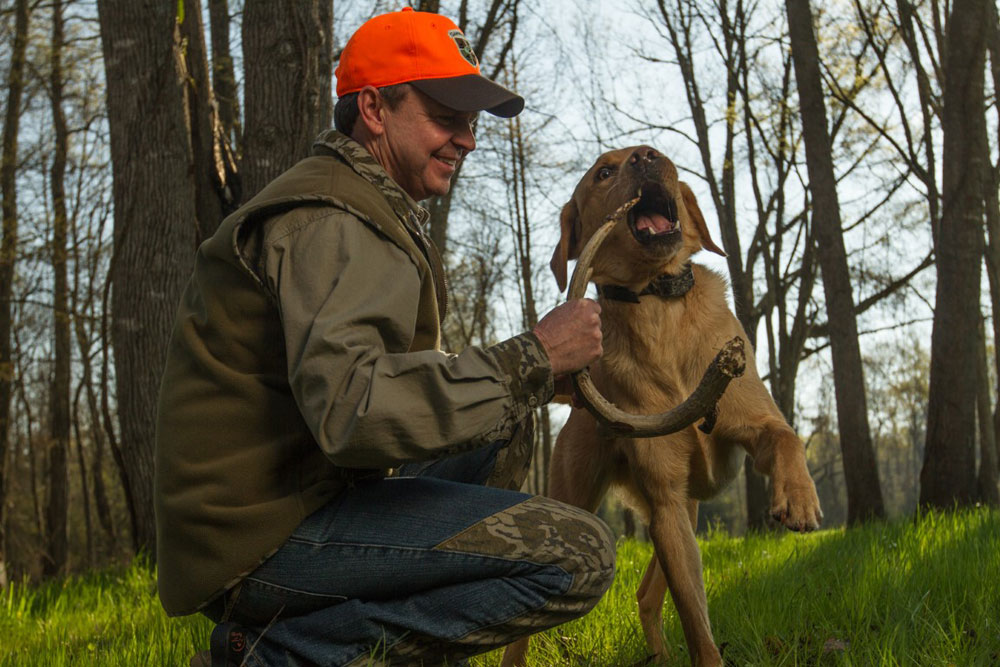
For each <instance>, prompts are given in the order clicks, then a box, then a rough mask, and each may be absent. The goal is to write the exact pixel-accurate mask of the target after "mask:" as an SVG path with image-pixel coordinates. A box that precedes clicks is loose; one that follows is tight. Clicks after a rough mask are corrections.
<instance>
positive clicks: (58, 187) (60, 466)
mask: <svg viewBox="0 0 1000 667" xmlns="http://www.w3.org/2000/svg"><path fill="white" fill-rule="evenodd" d="M63 42H64V39H63V16H62V0H53V1H52V41H51V50H50V54H49V57H50V59H51V61H50V67H51V71H50V73H49V100H50V101H51V105H52V126H53V133H54V138H55V150H54V152H53V156H52V169H51V170H50V180H49V184H50V189H51V192H52V274H53V285H52V299H53V303H52V306H53V308H52V315H53V326H52V331H53V342H52V350H53V354H54V361H53V371H52V381H51V384H50V389H49V420H50V424H49V442H48V457H47V458H48V473H47V477H48V484H47V485H46V494H45V495H46V498H45V541H46V549H45V551H44V554H43V558H42V574H43V575H44V576H49V577H51V576H56V575H59V574H62V573H63V572H64V571H65V569H66V565H67V562H68V559H69V532H68V531H69V526H68V523H67V514H68V512H69V493H68V491H69V474H68V458H69V437H70V408H69V405H70V356H71V348H70V335H69V329H70V318H69V280H68V277H67V272H66V246H67V241H66V238H67V222H66V187H65V180H66V152H67V143H68V141H69V138H68V131H67V129H66V114H65V113H64V111H63V108H62V105H63V73H62V52H63Z"/></svg>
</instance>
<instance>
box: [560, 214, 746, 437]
mask: <svg viewBox="0 0 1000 667" xmlns="http://www.w3.org/2000/svg"><path fill="white" fill-rule="evenodd" d="M638 201H639V198H638V197H636V198H635V199H632V200H630V201H628V202H626V203H624V204H622V205H621V206H620V207H618V210H616V211H615V212H614V213H612V214H611V215H609V216H608V217H607V218H606V222H605V223H604V224H603V225H602V226H601V228H600V229H598V230H597V232H596V233H595V234H594V235H593V236H592V237H591V238H590V240H589V241H588V242H587V245H586V247H584V249H583V252H581V253H580V259H579V260H578V261H577V264H576V268H575V269H574V271H573V277H572V279H571V280H570V284H569V295H568V298H569V299H580V298H582V297H583V295H584V293H585V292H586V290H587V283H589V282H590V276H591V274H592V273H593V269H591V268H590V265H591V263H592V262H593V260H594V255H596V254H597V250H598V248H600V247H601V244H602V243H604V239H605V238H607V236H608V234H610V233H611V230H612V229H614V227H615V225H616V224H618V223H619V222H620V221H621V220H622V218H624V217H625V214H626V213H628V211H629V209H631V208H632V207H633V206H635V205H636V203H637V202H638ZM745 368H746V353H745V351H744V349H743V339H742V338H739V337H736V338H733V339H732V340H730V341H729V342H727V343H726V344H725V345H723V346H722V349H721V350H719V353H718V354H717V355H715V359H713V360H712V363H711V364H709V366H708V369H707V370H706V371H705V374H704V375H703V376H702V378H701V382H700V383H699V384H698V386H697V387H696V388H695V390H694V392H693V393H692V394H691V395H690V396H689V397H688V398H687V400H685V401H684V402H683V403H681V404H680V405H678V406H676V407H675V408H674V409H673V410H668V411H667V412H663V413H660V414H657V415H633V414H629V413H627V412H625V411H623V410H620V409H619V408H617V407H615V406H614V405H613V404H612V403H611V402H609V401H608V400H607V399H606V398H604V397H603V396H601V394H600V392H599V391H597V387H595V386H594V381H593V380H592V379H591V377H590V372H589V371H588V370H587V369H586V368H585V369H583V370H581V371H577V372H576V373H574V374H573V386H574V387H575V388H576V392H577V394H578V395H579V397H580V400H581V402H582V403H583V404H584V406H585V407H586V408H587V409H588V410H590V413H591V414H592V415H594V417H595V418H596V419H597V421H598V422H599V423H600V424H601V426H603V427H604V428H606V429H608V430H609V431H611V432H612V433H615V434H617V435H627V436H629V437H633V438H650V437H653V436H657V435H667V434H668V433H675V432H677V431H680V430H681V429H683V428H686V427H687V426H690V425H691V424H693V423H694V422H696V421H698V420H699V419H701V418H702V417H704V418H705V422H704V423H703V424H701V426H699V428H700V429H701V430H702V431H704V432H705V433H709V432H711V430H712V427H713V426H714V425H715V417H716V412H715V408H716V404H717V403H718V401H719V398H720V397H721V396H722V394H723V392H725V391H726V387H727V386H729V382H730V381H731V380H732V379H733V378H736V377H739V376H741V375H743V371H744V370H745Z"/></svg>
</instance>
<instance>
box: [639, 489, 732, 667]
mask: <svg viewBox="0 0 1000 667" xmlns="http://www.w3.org/2000/svg"><path fill="white" fill-rule="evenodd" d="M690 509H691V508H690V507H689V506H688V504H687V503H685V502H684V501H682V500H673V501H671V502H668V503H663V504H659V503H658V504H657V505H656V506H654V508H653V513H652V516H651V517H650V522H649V534H650V537H651V538H652V539H653V544H654V545H655V546H656V553H657V555H658V557H659V561H660V566H661V567H662V568H663V572H664V574H665V575H666V581H667V586H668V587H669V589H670V595H671V597H672V598H673V600H674V605H675V606H676V607H677V615H678V617H679V618H680V620H681V626H682V627H683V629H684V639H685V640H686V641H687V645H688V651H689V653H690V654H691V661H692V663H694V664H695V665H698V666H699V667H702V666H707V665H721V664H722V656H721V655H720V654H719V649H718V648H716V646H715V641H714V640H713V639H712V627H711V624H710V623H709V620H708V600H707V598H706V596H705V585H704V582H703V581H702V574H701V554H700V552H699V551H698V542H697V541H696V540H695V537H694V529H693V528H692V521H691V519H692V513H691V512H690Z"/></svg>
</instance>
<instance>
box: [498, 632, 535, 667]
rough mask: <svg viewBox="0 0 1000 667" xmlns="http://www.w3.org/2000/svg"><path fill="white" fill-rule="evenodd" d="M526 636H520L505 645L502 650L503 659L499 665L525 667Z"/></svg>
mask: <svg viewBox="0 0 1000 667" xmlns="http://www.w3.org/2000/svg"><path fill="white" fill-rule="evenodd" d="M528 639H529V638H528V637H522V638H521V639H518V640H517V641H516V642H514V643H513V644H510V645H509V646H507V650H505V651H504V652H503V661H502V662H501V663H500V667H525V665H527V664H528V662H527V655H528Z"/></svg>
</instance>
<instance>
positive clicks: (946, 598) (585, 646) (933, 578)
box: [0, 509, 1000, 667]
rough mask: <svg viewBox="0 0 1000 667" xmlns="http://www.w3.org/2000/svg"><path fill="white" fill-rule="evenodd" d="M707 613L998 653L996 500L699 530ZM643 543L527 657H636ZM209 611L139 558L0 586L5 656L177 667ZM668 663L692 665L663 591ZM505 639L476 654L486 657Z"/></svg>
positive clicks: (828, 637) (744, 644) (757, 660)
mask: <svg viewBox="0 0 1000 667" xmlns="http://www.w3.org/2000/svg"><path fill="white" fill-rule="evenodd" d="M701 546H702V554H703V561H704V572H705V584H706V588H707V591H708V602H709V612H710V615H711V618H712V625H713V630H714V633H715V638H716V641H717V643H718V644H719V645H720V646H721V647H722V650H723V656H724V657H725V658H726V660H727V662H729V663H730V664H732V665H740V666H742V665H775V666H776V665H802V664H805V665H949V664H951V665H961V666H963V667H964V666H966V665H973V666H977V665H996V664H1000V586H997V584H996V582H998V581H1000V512H998V511H996V510H985V509H980V510H975V511H965V512H958V513H944V514H942V513H926V514H922V515H920V516H918V517H915V518H913V519H905V520H898V521H894V522H892V523H878V524H872V525H867V526H863V527H861V528H857V529H852V530H849V531H844V530H826V531H821V532H818V533H814V534H811V535H793V534H766V535H750V536H748V537H746V538H733V537H729V536H728V535H726V534H723V533H713V534H711V535H709V536H707V537H706V538H705V539H704V540H702V541H701ZM651 553H652V550H651V546H650V545H649V544H645V543H638V542H634V541H621V542H620V543H619V545H618V573H617V576H616V578H615V582H614V584H613V586H612V588H611V590H610V591H609V593H608V594H607V595H606V596H605V598H604V599H603V600H602V601H601V603H600V604H599V605H598V606H597V608H596V609H595V610H594V611H593V612H592V613H590V614H589V615H587V616H586V617H584V618H582V619H579V620H577V621H575V622H573V623H568V624H566V625H563V626H561V627H558V628H555V629H553V630H550V631H548V632H546V633H542V634H541V635H539V636H537V637H535V638H534V639H533V641H532V644H531V650H530V653H529V659H530V661H531V664H532V665H538V666H540V667H549V666H557V665H571V666H580V667H583V666H588V667H618V666H623V667H624V666H627V665H632V664H634V663H636V662H640V661H642V660H644V659H645V657H646V646H645V640H644V639H643V636H642V631H641V629H640V627H639V620H638V614H637V611H636V603H635V589H636V588H637V587H638V584H639V581H640V580H641V578H642V574H643V572H644V571H645V567H646V563H647V562H648V560H649V558H650V555H651ZM210 628H211V625H210V623H209V621H208V620H206V619H204V618H201V617H198V616H194V617H187V618H181V619H170V618H167V617H166V615H165V614H164V613H163V611H162V609H161V608H160V605H159V602H158V601H157V599H156V587H155V580H154V578H153V575H152V574H151V573H150V572H149V571H148V570H147V569H146V568H144V567H143V566H142V564H141V563H138V564H136V565H135V566H133V567H131V568H128V569H124V568H120V569H114V570H108V571H104V572H97V573H93V574H88V575H85V576H79V577H70V578H67V579H64V580H60V581H54V582H49V583H47V584H44V585H41V586H35V587H28V586H20V585H13V586H11V587H9V588H8V589H7V590H5V591H0V667H2V666H8V665H9V666H14V665H17V666H19V667H20V666H22V665H38V666H46V667H48V666H50V665H52V666H56V667H60V666H63V665H115V666H117V665H121V666H123V667H124V666H133V665H171V666H173V665H186V664H187V660H188V658H189V657H190V656H191V655H193V654H194V653H195V652H196V651H198V650H201V649H203V648H205V647H207V645H208V635H209V631H210ZM663 629H664V636H665V638H666V642H667V646H668V647H669V648H670V650H671V652H672V656H671V659H670V660H669V661H668V662H667V664H670V665H686V664H688V657H687V648H686V646H685V644H684V637H683V635H682V633H681V630H680V623H679V621H678V619H677V616H676V613H675V612H674V609H673V605H672V604H671V603H670V602H669V600H668V602H667V604H666V606H665V608H664V613H663ZM500 655H501V653H500V652H499V651H494V652H493V653H490V654H487V655H485V656H481V657H478V658H475V659H474V660H473V661H472V663H473V665H475V666H476V667H494V666H495V665H498V664H499V662H500Z"/></svg>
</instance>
